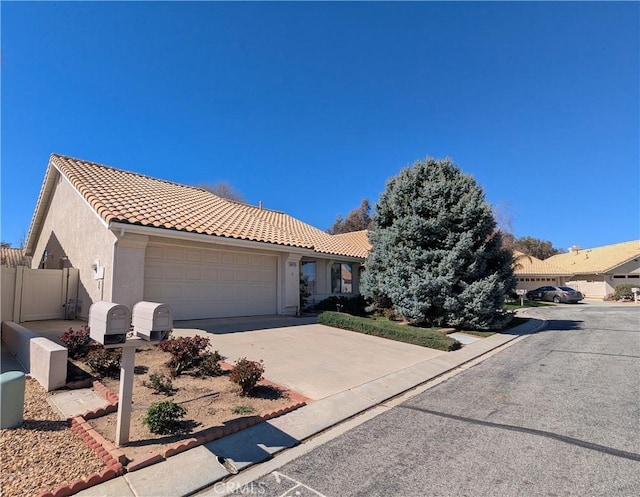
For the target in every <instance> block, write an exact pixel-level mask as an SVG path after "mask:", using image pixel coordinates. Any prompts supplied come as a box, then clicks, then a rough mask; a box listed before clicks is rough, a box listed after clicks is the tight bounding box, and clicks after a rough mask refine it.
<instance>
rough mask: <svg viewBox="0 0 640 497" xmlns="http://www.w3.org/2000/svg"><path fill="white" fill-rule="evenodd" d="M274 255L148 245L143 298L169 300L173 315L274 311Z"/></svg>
mask: <svg viewBox="0 0 640 497" xmlns="http://www.w3.org/2000/svg"><path fill="white" fill-rule="evenodd" d="M276 281H277V263H276V258H275V257H274V256H265V255H261V254H251V253H248V252H245V253H235V252H229V251H223V250H210V249H196V248H180V247H166V246H162V245H154V244H150V245H149V246H148V247H147V257H146V263H145V289H144V295H145V297H144V298H145V299H146V300H152V301H157V302H163V303H166V304H169V305H170V306H171V307H172V309H173V315H174V319H203V318H210V317H230V316H257V315H266V314H275V313H276V312H277V291H276V289H277V283H276Z"/></svg>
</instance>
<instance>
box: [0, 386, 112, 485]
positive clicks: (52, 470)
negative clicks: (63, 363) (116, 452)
mask: <svg viewBox="0 0 640 497" xmlns="http://www.w3.org/2000/svg"><path fill="white" fill-rule="evenodd" d="M24 400H25V406H24V424H23V425H22V426H21V427H20V428H16V429H7V430H0V475H1V476H0V488H1V490H2V491H1V493H2V496H3V497H13V496H16V497H17V496H20V497H22V496H34V495H37V494H39V493H40V492H43V491H46V490H53V489H54V488H56V487H57V486H59V485H62V484H67V483H71V482H73V481H75V480H77V479H80V478H85V477H87V476H89V475H90V474H92V473H98V472H100V471H102V470H103V469H104V468H105V464H104V462H103V461H102V460H101V459H100V458H99V457H98V456H97V455H96V454H95V453H94V452H93V451H92V450H91V449H89V447H87V446H86V445H85V444H84V442H83V441H82V439H81V438H80V437H79V436H78V435H76V433H75V432H73V431H71V428H69V426H68V425H67V422H66V421H61V420H60V417H59V415H58V414H56V413H55V411H54V410H53V409H52V408H51V406H50V405H49V404H48V403H47V393H46V392H45V391H44V389H43V388H42V387H41V386H40V384H39V383H38V382H37V381H36V380H34V379H31V378H27V381H26V389H25V399H24Z"/></svg>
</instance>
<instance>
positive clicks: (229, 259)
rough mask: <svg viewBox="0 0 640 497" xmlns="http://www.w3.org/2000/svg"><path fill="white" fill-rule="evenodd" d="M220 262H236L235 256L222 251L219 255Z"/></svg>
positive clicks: (227, 263) (229, 263)
mask: <svg viewBox="0 0 640 497" xmlns="http://www.w3.org/2000/svg"><path fill="white" fill-rule="evenodd" d="M220 262H222V264H226V265H235V263H236V257H235V254H230V253H228V252H223V253H222V255H221V261H220Z"/></svg>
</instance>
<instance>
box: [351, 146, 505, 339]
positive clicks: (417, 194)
mask: <svg viewBox="0 0 640 497" xmlns="http://www.w3.org/2000/svg"><path fill="white" fill-rule="evenodd" d="M374 222H375V230H374V231H373V233H372V234H371V235H370V240H371V244H372V246H373V251H372V253H371V254H370V255H369V258H368V259H367V262H366V271H365V272H364V275H363V280H362V292H363V294H364V295H365V296H366V297H369V298H374V299H378V300H386V299H389V300H390V301H391V302H392V303H393V305H394V307H395V310H396V311H397V312H398V313H399V314H401V315H402V316H403V317H405V318H406V319H408V320H409V321H410V322H412V323H415V324H427V325H434V326H444V325H449V326H460V327H462V326H468V327H473V328H477V329H489V328H495V327H499V326H501V325H502V324H503V323H504V321H505V319H506V315H505V313H504V312H502V305H503V303H504V297H505V294H506V293H508V292H510V291H512V290H513V289H514V287H515V278H514V275H513V270H512V262H513V258H512V255H511V253H510V251H508V250H505V249H503V248H502V240H501V234H500V232H499V230H497V229H496V221H495V219H494V217H493V213H492V209H491V206H490V205H489V204H488V203H487V202H486V201H485V199H484V193H483V191H482V189H481V188H480V187H479V186H478V185H477V184H476V182H475V181H474V179H473V178H472V177H471V176H468V175H466V174H464V173H462V172H461V171H460V169H459V168H458V167H457V166H456V165H454V164H453V163H452V162H451V161H449V160H448V159H445V160H436V159H433V158H427V159H425V160H424V161H418V162H416V163H415V164H414V165H413V166H412V167H408V168H405V169H403V170H402V171H401V172H400V173H399V174H398V175H397V176H395V177H393V178H390V179H389V180H388V182H387V185H386V190H385V191H384V192H383V193H382V195H381V196H380V201H379V203H378V204H377V206H376V213H375V214H374Z"/></svg>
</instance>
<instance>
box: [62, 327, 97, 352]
mask: <svg viewBox="0 0 640 497" xmlns="http://www.w3.org/2000/svg"><path fill="white" fill-rule="evenodd" d="M58 338H59V339H60V341H61V342H62V345H64V346H65V347H66V348H67V350H68V351H69V357H70V358H71V359H79V358H80V357H84V356H85V355H86V354H87V350H89V344H90V343H91V337H90V336H89V327H88V326H87V325H86V324H85V325H82V327H81V328H80V329H79V330H78V331H74V330H73V328H69V329H68V330H67V331H65V332H64V333H63V334H62V335H60V336H59V337H58Z"/></svg>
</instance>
